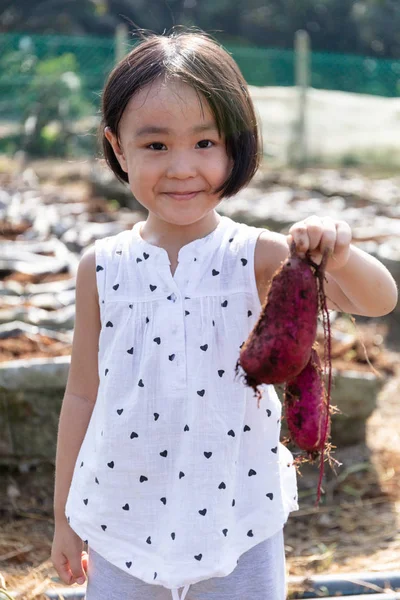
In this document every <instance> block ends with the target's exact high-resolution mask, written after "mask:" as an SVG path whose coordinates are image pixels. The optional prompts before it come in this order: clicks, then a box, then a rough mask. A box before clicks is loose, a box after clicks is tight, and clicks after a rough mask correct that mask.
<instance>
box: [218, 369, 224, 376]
mask: <svg viewBox="0 0 400 600" xmlns="http://www.w3.org/2000/svg"><path fill="white" fill-rule="evenodd" d="M224 373H225V371H224V370H223V369H220V370H219V371H218V375H219V376H220V377H222V375H223V374H224Z"/></svg>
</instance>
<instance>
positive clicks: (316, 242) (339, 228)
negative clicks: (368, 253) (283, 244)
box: [286, 215, 352, 272]
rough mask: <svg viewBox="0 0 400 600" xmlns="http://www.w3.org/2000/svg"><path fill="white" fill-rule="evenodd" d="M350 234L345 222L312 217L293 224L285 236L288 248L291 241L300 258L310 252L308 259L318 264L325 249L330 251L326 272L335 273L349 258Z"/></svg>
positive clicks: (348, 226)
mask: <svg viewBox="0 0 400 600" xmlns="http://www.w3.org/2000/svg"><path fill="white" fill-rule="evenodd" d="M351 238H352V233H351V228H350V225H349V224H348V223H346V221H337V220H334V219H331V218H330V217H322V218H321V217H317V216H316V215H312V216H311V217H307V218H306V219H304V220H303V221H298V222H297V223H294V225H292V226H291V228H290V229H289V234H288V235H287V236H286V240H287V243H288V245H289V247H290V244H291V242H292V241H294V242H295V244H296V250H297V252H298V254H299V255H300V256H304V255H305V253H306V252H307V251H309V252H310V258H311V259H312V260H313V261H314V262H315V263H316V264H318V265H319V264H320V262H321V259H322V254H323V252H324V250H325V249H326V248H328V249H329V250H330V255H329V259H328V262H327V266H326V269H327V271H330V272H332V271H337V270H339V269H341V268H342V267H344V265H345V264H346V263H347V261H348V259H349V256H350V243H351Z"/></svg>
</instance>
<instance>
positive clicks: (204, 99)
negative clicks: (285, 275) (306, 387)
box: [52, 32, 397, 600]
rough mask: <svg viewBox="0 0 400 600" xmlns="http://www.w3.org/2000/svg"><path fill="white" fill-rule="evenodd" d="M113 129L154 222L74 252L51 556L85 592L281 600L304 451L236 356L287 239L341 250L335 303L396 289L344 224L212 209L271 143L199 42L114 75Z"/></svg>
mask: <svg viewBox="0 0 400 600" xmlns="http://www.w3.org/2000/svg"><path fill="white" fill-rule="evenodd" d="M102 133H103V143H104V152H105V157H106V160H107V162H108V164H109V166H110V167H111V169H112V170H113V171H114V173H115V174H116V176H117V177H118V178H119V179H121V180H123V181H125V182H128V183H129V186H130V189H131V190H132V193H133V194H134V196H135V198H137V200H138V201H139V202H140V203H141V204H142V205H143V207H145V208H146V209H147V211H148V216H147V219H146V220H145V221H142V222H139V223H137V224H136V225H135V226H134V227H133V228H132V229H131V230H127V231H123V232H121V233H119V234H118V235H114V236H111V237H107V238H105V239H101V240H97V241H96V243H95V245H94V246H93V247H92V248H90V249H89V250H87V251H86V252H85V253H84V255H83V256H82V259H81V261H80V265H79V269H78V275H77V283H76V322H75V331H74V342H73V350H72V359H71V367H70V373H69V378H68V383H67V387H66V391H65V396H64V401H63V406H62V411H61V417H60V424H59V435H58V445H57V460H56V479H55V500H54V512H55V533H54V541H53V548H52V560H53V563H54V566H55V568H56V569H57V571H58V573H59V575H60V577H61V579H62V580H63V581H64V582H65V583H66V584H72V583H75V582H77V583H83V582H84V581H85V572H87V574H88V585H87V596H86V598H87V600H112V599H115V600H171V598H172V600H178V599H179V598H180V599H181V600H184V599H185V598H186V600H205V599H207V600H223V599H224V600H228V599H229V600H235V599H237V600H250V599H252V598H258V599H260V600H284V598H285V591H286V578H285V570H286V567H285V555H284V544H283V528H284V525H285V523H286V521H287V518H288V515H289V513H290V512H291V511H294V510H296V509H298V504H297V490H296V476H295V469H294V467H293V457H292V455H291V454H290V452H289V451H288V450H287V449H286V448H285V447H284V446H283V445H282V444H280V442H279V435H280V421H281V404H280V402H279V400H278V398H277V395H276V393H275V390H274V388H273V386H269V385H265V386H263V390H262V391H263V397H262V400H261V403H260V408H257V402H256V400H255V398H254V396H253V392H252V390H251V389H248V388H246V387H245V386H244V384H243V382H242V381H240V378H237V377H235V365H236V361H237V359H238V355H239V351H240V347H241V345H242V344H243V342H244V341H245V340H246V338H247V336H248V335H249V333H250V331H251V329H252V328H253V326H254V324H255V322H256V320H257V318H258V315H259V313H260V310H261V304H262V303H263V301H264V299H265V296H266V293H267V289H268V282H269V280H270V279H271V276H272V274H273V273H274V271H275V270H276V269H277V268H278V267H279V265H280V263H281V262H282V261H283V260H284V259H285V258H286V256H287V255H288V249H289V244H290V242H291V240H294V241H295V242H296V246H297V249H298V251H299V252H300V253H305V252H306V251H307V250H310V251H311V255H312V257H313V259H314V260H315V261H316V262H319V261H320V259H321V255H322V252H323V250H324V248H326V247H329V248H330V249H331V250H332V255H331V258H330V260H329V263H328V269H327V285H326V291H327V294H328V296H329V298H330V301H331V302H330V304H329V306H330V308H335V309H336V308H337V306H339V307H340V308H341V310H343V311H345V312H348V313H354V314H359V315H369V316H379V315H384V314H386V313H388V312H390V311H391V310H392V309H393V307H394V306H395V304H396V300H397V291H396V285H395V283H394V281H393V279H392V277H391V275H390V274H389V272H388V271H387V270H386V269H385V267H384V266H383V265H382V264H381V263H380V262H379V261H377V260H375V259H374V258H372V257H371V256H369V255H368V254H366V253H364V252H362V251H361V250H358V249H357V248H355V247H354V246H352V245H351V243H350V242H351V230H350V227H349V226H348V225H347V224H346V223H345V222H343V221H335V220H332V219H329V218H321V217H317V216H310V217H309V218H308V219H306V220H305V221H303V222H301V223H296V224H295V225H293V226H292V228H291V229H290V233H289V235H288V236H284V235H281V234H277V233H272V232H270V231H268V230H266V229H261V228H256V227H250V226H247V225H245V224H239V223H236V222H234V221H232V220H231V219H230V218H227V217H223V216H221V215H219V214H218V212H217V211H216V208H217V207H218V205H219V203H220V201H221V199H222V198H226V197H229V196H232V195H234V194H235V193H237V192H238V191H239V190H240V189H241V188H243V186H245V185H246V184H247V183H248V182H249V181H250V179H251V178H252V176H253V175H254V173H255V172H256V170H257V167H258V163H259V159H260V141H259V134H258V129H257V123H256V117H255V114H254V109H253V105H252V102H251V99H250V96H249V93H248V90H247V87H246V83H245V81H244V79H243V77H242V75H241V73H240V71H239V69H238V67H237V66H236V64H235V63H234V61H233V60H232V58H231V57H230V56H229V55H228V54H227V53H226V52H225V51H224V50H223V49H222V48H221V47H220V46H219V45H218V44H217V43H215V42H214V41H212V40H211V39H210V38H209V37H208V36H206V35H205V34H201V33H193V32H192V33H184V32H181V33H178V34H176V33H174V34H172V35H170V36H158V35H151V36H149V37H147V38H146V39H145V40H144V41H142V42H141V43H140V44H139V45H137V46H136V47H135V48H134V49H133V50H132V51H131V52H130V54H129V55H128V56H127V57H126V58H124V59H123V60H122V61H121V62H120V64H119V65H118V66H117V67H116V68H115V69H114V70H113V72H112V73H111V75H110V77H109V79H108V82H107V84H106V87H105V90H104V95H103V123H102ZM84 543H87V545H88V554H87V553H86V552H83V547H84V546H83V544H84ZM181 588H183V589H181Z"/></svg>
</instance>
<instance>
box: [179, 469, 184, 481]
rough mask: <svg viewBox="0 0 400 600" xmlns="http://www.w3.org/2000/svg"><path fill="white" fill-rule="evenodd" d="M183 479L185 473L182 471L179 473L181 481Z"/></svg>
mask: <svg viewBox="0 0 400 600" xmlns="http://www.w3.org/2000/svg"><path fill="white" fill-rule="evenodd" d="M182 477H185V473H183V472H182V471H180V473H179V479H182Z"/></svg>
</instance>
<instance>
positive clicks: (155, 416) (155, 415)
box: [154, 413, 160, 421]
mask: <svg viewBox="0 0 400 600" xmlns="http://www.w3.org/2000/svg"><path fill="white" fill-rule="evenodd" d="M159 416H160V415H159V414H158V413H154V420H155V421H157V419H158V417H159Z"/></svg>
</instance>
